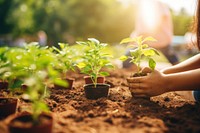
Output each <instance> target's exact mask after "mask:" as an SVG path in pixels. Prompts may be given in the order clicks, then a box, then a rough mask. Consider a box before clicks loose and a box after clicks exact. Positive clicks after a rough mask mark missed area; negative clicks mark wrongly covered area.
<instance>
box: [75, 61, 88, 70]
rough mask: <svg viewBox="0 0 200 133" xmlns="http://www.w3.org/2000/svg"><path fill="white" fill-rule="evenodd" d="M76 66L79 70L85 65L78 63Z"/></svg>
mask: <svg viewBox="0 0 200 133" xmlns="http://www.w3.org/2000/svg"><path fill="white" fill-rule="evenodd" d="M77 66H78V68H80V69H81V68H84V67H85V66H86V64H85V63H83V62H80V63H78V64H77Z"/></svg>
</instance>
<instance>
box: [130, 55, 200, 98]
mask: <svg viewBox="0 0 200 133" xmlns="http://www.w3.org/2000/svg"><path fill="white" fill-rule="evenodd" d="M143 72H144V73H147V74H148V75H147V76H144V77H134V78H129V79H127V81H128V83H129V87H130V88H131V89H132V91H133V92H134V95H135V96H136V97H140V96H142V97H143V96H148V97H151V96H157V95H160V94H163V93H165V92H170V91H184V90H200V82H199V79H200V54H197V55H196V56H193V57H192V58H190V59H188V60H186V61H184V62H182V63H179V64H177V65H175V66H172V67H169V68H166V69H163V70H161V71H157V70H154V71H153V72H152V71H151V69H150V68H144V69H143Z"/></svg>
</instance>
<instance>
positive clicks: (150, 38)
mask: <svg viewBox="0 0 200 133" xmlns="http://www.w3.org/2000/svg"><path fill="white" fill-rule="evenodd" d="M146 41H151V42H156V41H157V40H156V39H155V38H153V37H151V36H149V37H146V38H145V39H144V40H143V41H142V43H144V42H146Z"/></svg>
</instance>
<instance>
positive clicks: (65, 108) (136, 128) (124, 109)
mask: <svg viewBox="0 0 200 133" xmlns="http://www.w3.org/2000/svg"><path fill="white" fill-rule="evenodd" d="M131 72H132V71H130V70H125V69H116V70H114V71H110V73H111V75H110V76H109V77H106V82H107V83H108V84H110V85H111V88H110V93H109V96H108V98H100V99H98V100H88V99H86V98H85V96H84V90H83V84H84V80H83V78H82V77H83V75H82V74H77V73H70V76H72V77H73V78H75V83H74V87H73V89H71V90H57V89H53V88H52V89H51V95H50V98H48V99H46V102H47V104H48V105H49V107H50V110H51V111H52V112H53V115H54V120H55V122H54V128H53V133H111V132H113V133H164V132H165V133H172V132H173V133H189V132H190V133H199V132H200V126H199V124H200V115H199V114H200V105H199V104H197V103H195V102H192V101H188V100H186V99H184V98H182V97H181V96H179V95H177V94H175V93H174V92H170V93H166V94H163V95H160V96H157V97H153V98H151V99H150V100H145V99H136V98H132V96H131V94H130V92H129V89H128V87H127V83H126V77H128V76H130V74H131ZM22 105H24V106H25V107H28V106H29V103H26V102H24V101H22V100H21V101H20V103H19V106H18V112H21V111H22V110H23V108H22V107H23V106H22ZM6 123H7V119H3V120H1V121H0V133H7V132H8V131H7V128H6Z"/></svg>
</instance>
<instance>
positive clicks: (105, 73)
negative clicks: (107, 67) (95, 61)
mask: <svg viewBox="0 0 200 133" xmlns="http://www.w3.org/2000/svg"><path fill="white" fill-rule="evenodd" d="M99 75H101V76H109V75H110V74H109V73H108V72H100V73H99Z"/></svg>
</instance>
